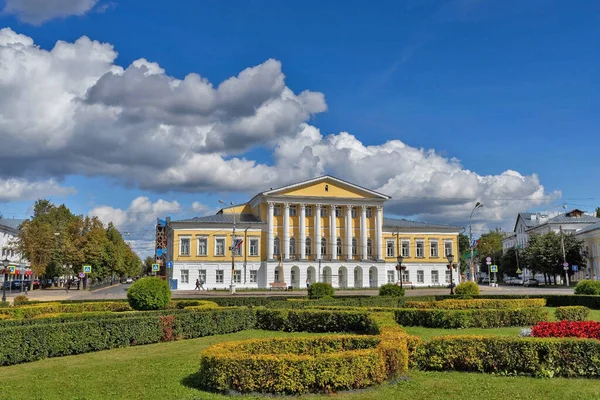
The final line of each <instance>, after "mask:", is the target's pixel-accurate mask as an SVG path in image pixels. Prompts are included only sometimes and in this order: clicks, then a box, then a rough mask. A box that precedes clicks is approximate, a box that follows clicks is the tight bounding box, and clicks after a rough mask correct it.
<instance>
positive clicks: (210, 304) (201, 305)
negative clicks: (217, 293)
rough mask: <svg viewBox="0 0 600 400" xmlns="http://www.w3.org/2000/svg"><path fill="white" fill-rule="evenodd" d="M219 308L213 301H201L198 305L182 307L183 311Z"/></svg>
mask: <svg viewBox="0 0 600 400" xmlns="http://www.w3.org/2000/svg"><path fill="white" fill-rule="evenodd" d="M212 308H219V305H218V304H217V303H215V302H214V301H207V300H201V301H199V302H198V304H194V305H189V306H185V307H183V309H184V310H209V309H212Z"/></svg>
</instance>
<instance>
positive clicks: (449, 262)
mask: <svg viewBox="0 0 600 400" xmlns="http://www.w3.org/2000/svg"><path fill="white" fill-rule="evenodd" d="M446 258H447V259H448V265H446V268H448V269H449V270H450V294H454V278H453V277H452V262H453V261H454V256H453V255H452V254H448V255H447V256H446Z"/></svg>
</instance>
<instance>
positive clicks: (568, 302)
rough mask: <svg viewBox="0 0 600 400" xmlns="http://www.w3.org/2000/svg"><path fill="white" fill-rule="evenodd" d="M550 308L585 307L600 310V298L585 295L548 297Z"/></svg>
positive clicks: (547, 301)
mask: <svg viewBox="0 0 600 400" xmlns="http://www.w3.org/2000/svg"><path fill="white" fill-rule="evenodd" d="M544 297H546V304H547V306H548V307H563V306H584V307H587V308H591V309H592V310H600V296H584V295H547V296H544Z"/></svg>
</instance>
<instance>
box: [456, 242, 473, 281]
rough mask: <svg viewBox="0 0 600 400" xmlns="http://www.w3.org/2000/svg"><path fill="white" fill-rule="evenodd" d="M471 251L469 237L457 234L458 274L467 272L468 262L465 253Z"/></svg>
mask: <svg viewBox="0 0 600 400" xmlns="http://www.w3.org/2000/svg"><path fill="white" fill-rule="evenodd" d="M469 251H471V245H470V242H469V237H468V236H467V235H465V234H464V233H459V234H458V256H459V258H458V262H459V263H460V273H461V274H464V273H465V272H467V269H468V267H469V262H468V261H467V253H469Z"/></svg>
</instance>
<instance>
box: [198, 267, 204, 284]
mask: <svg viewBox="0 0 600 400" xmlns="http://www.w3.org/2000/svg"><path fill="white" fill-rule="evenodd" d="M198 279H200V281H201V282H204V283H206V270H205V269H200V270H198Z"/></svg>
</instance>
